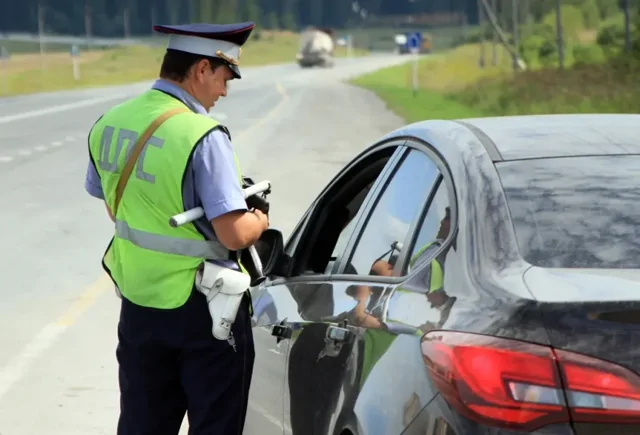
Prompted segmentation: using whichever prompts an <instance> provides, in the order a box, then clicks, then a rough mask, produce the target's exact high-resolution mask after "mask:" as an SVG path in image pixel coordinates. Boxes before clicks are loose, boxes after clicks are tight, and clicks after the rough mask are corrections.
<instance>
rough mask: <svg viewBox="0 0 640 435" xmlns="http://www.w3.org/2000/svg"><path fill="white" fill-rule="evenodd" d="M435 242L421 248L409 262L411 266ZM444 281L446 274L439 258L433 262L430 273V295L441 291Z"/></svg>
mask: <svg viewBox="0 0 640 435" xmlns="http://www.w3.org/2000/svg"><path fill="white" fill-rule="evenodd" d="M434 243H435V242H431V243H427V244H426V245H425V246H423V247H422V248H420V249H419V250H418V252H416V253H415V254H414V255H413V256H412V257H411V260H409V266H411V267H413V265H414V264H415V262H416V261H417V260H418V258H419V257H420V256H421V255H422V254H423V253H424V252H425V251H426V250H427V249H429V247H431V245H433V244H434ZM443 281H444V273H443V271H442V266H441V265H440V262H439V261H438V259H437V257H435V258H433V260H431V270H430V272H429V291H428V293H432V292H434V291H436V290H440V289H441V288H442V286H443V284H444V283H443Z"/></svg>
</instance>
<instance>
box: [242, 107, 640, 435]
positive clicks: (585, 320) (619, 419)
mask: <svg viewBox="0 0 640 435" xmlns="http://www.w3.org/2000/svg"><path fill="white" fill-rule="evenodd" d="M638 180H640V115H555V116H554V115H544V116H523V117H496V118H479V119H467V120H458V121H435V120H433V121H425V122H420V123H416V124H412V125H409V126H406V127H404V128H401V129H399V130H397V131H394V132H392V133H390V134H388V135H386V136H385V137H383V138H382V139H381V140H380V141H379V142H378V143H376V144H374V145H372V146H370V147H369V148H368V149H366V150H365V151H364V152H362V153H361V154H360V155H358V156H357V157H356V158H355V159H354V160H353V161H352V162H350V163H349V164H348V165H347V166H346V167H345V168H344V169H343V170H342V171H341V172H340V173H339V174H338V175H337V176H336V177H335V178H334V179H333V180H332V181H331V182H330V183H329V185H328V186H327V187H326V188H325V189H324V190H323V191H322V193H321V194H320V195H319V196H318V198H317V199H316V200H315V201H314V202H313V204H312V205H311V207H310V208H309V210H308V211H307V212H306V214H305V215H304V216H303V217H302V219H301V220H300V222H299V224H298V225H297V227H296V228H295V230H294V231H293V233H292V235H291V237H290V238H289V239H288V241H287V242H286V244H283V243H282V236H281V234H279V233H278V232H277V231H276V230H271V236H272V239H273V240H274V241H273V242H272V245H271V251H270V254H271V255H270V256H269V255H266V256H265V257H264V260H265V262H267V263H268V264H267V267H266V269H267V271H268V275H269V278H268V280H267V281H265V282H264V283H263V284H262V285H260V286H259V287H256V288H254V289H253V290H252V293H253V298H254V304H255V316H254V322H255V327H254V339H255V344H256V355H257V356H256V362H255V369H254V375H253V380H252V387H251V394H250V405H249V411H248V416H247V419H248V427H251V424H252V423H253V425H254V427H255V425H256V424H259V425H260V428H261V430H260V431H259V433H260V434H264V435H269V434H294V435H348V434H351V435H399V434H407V435H410V434H420V435H454V434H455V435H472V434H492V435H515V434H521V433H533V434H539V435H541V434H558V435H565V434H566V435H570V434H571V435H594V434H619V435H631V434H634V435H637V434H640V376H639V375H638V373H639V372H640V270H639V269H640V188H639V181H638ZM278 237H279V238H278ZM283 245H284V247H283ZM258 422H259V423H258Z"/></svg>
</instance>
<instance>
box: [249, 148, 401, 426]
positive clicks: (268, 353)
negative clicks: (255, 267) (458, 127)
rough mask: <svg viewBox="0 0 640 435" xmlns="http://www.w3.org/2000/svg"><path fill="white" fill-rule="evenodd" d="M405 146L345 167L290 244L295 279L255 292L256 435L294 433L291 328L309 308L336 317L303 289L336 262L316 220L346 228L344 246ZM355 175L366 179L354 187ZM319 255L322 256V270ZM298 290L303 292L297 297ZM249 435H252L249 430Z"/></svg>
mask: <svg viewBox="0 0 640 435" xmlns="http://www.w3.org/2000/svg"><path fill="white" fill-rule="evenodd" d="M402 143H404V141H400V142H398V141H396V142H389V143H385V144H381V145H380V146H379V147H378V148H376V149H372V150H370V152H365V153H363V154H362V155H360V156H359V157H357V158H356V159H355V160H354V162H352V163H351V164H350V165H347V167H346V168H345V170H344V171H343V172H341V173H340V174H339V175H338V176H337V177H336V178H334V180H332V181H331V182H330V183H329V186H328V187H327V188H326V189H325V190H324V191H323V192H322V193H321V194H320V195H319V197H318V198H317V199H316V201H314V202H313V204H312V205H311V207H310V208H309V210H308V211H307V213H306V214H305V215H304V217H303V218H302V219H301V221H300V222H299V224H298V225H297V226H296V228H295V229H294V231H293V233H292V235H291V237H290V238H289V240H288V241H287V243H286V246H285V253H287V254H288V255H289V256H291V257H292V258H293V259H294V260H295V261H294V262H292V265H291V267H292V272H291V273H290V274H288V275H289V276H292V277H291V278H287V279H279V278H277V277H276V279H270V280H268V281H266V282H265V283H264V284H263V286H261V287H260V288H258V289H254V290H253V293H252V296H253V297H254V308H255V311H254V316H253V321H254V340H255V343H256V363H255V366H254V375H253V381H252V386H251V392H250V404H249V411H248V420H249V418H250V419H251V420H252V421H255V422H256V424H258V423H257V422H262V423H261V424H264V427H260V431H256V432H255V433H276V432H277V433H283V432H284V433H288V432H290V431H291V429H290V428H291V424H292V423H291V421H290V418H289V412H290V402H289V393H288V390H286V385H287V378H288V372H287V369H288V366H287V363H286V359H287V356H288V349H289V346H290V342H291V340H292V338H293V339H295V337H297V336H298V335H299V334H300V330H299V329H298V330H295V326H293V327H292V325H296V322H297V321H298V320H303V317H301V315H300V313H304V312H305V307H306V306H311V307H312V308H311V309H314V310H316V312H318V313H324V312H328V313H332V312H333V309H332V308H331V307H332V304H333V303H334V301H333V300H332V299H330V298H329V299H327V298H324V297H323V296H322V295H324V294H325V292H322V293H318V294H317V295H315V294H314V292H311V293H309V292H307V291H305V288H306V289H308V288H313V287H317V286H323V285H324V284H325V283H327V282H328V279H327V276H328V274H329V273H330V271H331V268H332V267H333V264H334V262H335V258H334V259H333V260H331V258H330V254H331V252H332V251H331V249H332V248H333V246H329V245H328V244H327V243H324V242H326V241H328V240H329V239H330V237H329V234H328V233H325V234H324V235H323V236H324V237H318V233H317V232H316V231H315V230H316V226H315V224H316V223H317V219H318V216H322V219H324V220H325V221H330V222H331V225H329V226H330V227H332V228H334V227H335V225H338V226H342V227H343V229H344V231H342V235H341V236H339V232H340V231H339V230H338V231H336V232H335V233H334V234H333V236H334V238H335V239H336V240H337V239H339V240H338V241H337V242H336V241H335V240H334V245H335V244H336V243H338V244H339V245H341V246H344V245H345V244H346V242H347V241H348V237H349V235H350V234H351V232H352V231H353V229H354V223H355V222H357V220H358V216H359V214H358V213H359V211H360V210H361V208H363V205H364V204H366V201H367V200H368V198H369V196H370V192H371V191H373V190H374V189H375V188H376V186H377V184H376V182H377V180H378V179H379V178H381V177H384V175H385V174H386V172H385V171H386V168H387V165H388V164H389V163H390V162H392V161H394V159H395V158H397V157H396V154H395V153H396V151H397V150H398V149H399V146H400V145H402ZM363 168H364V169H363ZM355 174H361V175H362V176H361V177H360V178H359V179H357V180H355V181H354V175H355ZM356 185H358V186H359V187H361V188H360V189H359V190H358V192H353V191H352V190H353V188H354V186H356ZM336 195H338V196H340V195H341V196H340V197H341V198H342V199H341V202H340V201H338V202H336V201H335V199H336ZM328 210H333V213H326V211H328ZM310 237H312V238H315V239H316V240H318V243H316V244H315V249H312V250H301V249H300V247H301V246H308V242H307V240H309V238H310ZM327 250H328V251H327ZM303 251H304V252H303ZM325 253H327V254H326V255H325ZM311 254H314V255H311ZM319 254H322V255H323V258H324V260H325V261H324V264H322V262H321V261H322V258H320V257H319ZM298 289H302V290H300V291H298ZM314 296H318V297H314ZM285 415H286V418H285ZM255 427H258V426H255ZM267 428H269V429H267ZM278 431H279V432H278ZM245 433H247V434H250V433H254V432H251V431H250V430H249V429H246V430H245ZM298 433H300V432H299V431H298Z"/></svg>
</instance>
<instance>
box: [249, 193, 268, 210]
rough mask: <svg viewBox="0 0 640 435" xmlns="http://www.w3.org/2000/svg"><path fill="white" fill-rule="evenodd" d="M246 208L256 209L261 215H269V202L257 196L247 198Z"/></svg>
mask: <svg viewBox="0 0 640 435" xmlns="http://www.w3.org/2000/svg"><path fill="white" fill-rule="evenodd" d="M247 207H248V208H250V209H252V208H255V209H258V210H260V211H261V212H262V213H266V214H269V201H267V200H266V199H264V198H263V197H261V196H258V195H251V196H250V197H248V198H247Z"/></svg>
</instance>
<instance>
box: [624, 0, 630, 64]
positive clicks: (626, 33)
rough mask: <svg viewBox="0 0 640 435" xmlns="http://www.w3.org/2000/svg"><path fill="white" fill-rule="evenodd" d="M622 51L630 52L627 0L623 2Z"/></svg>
mask: <svg viewBox="0 0 640 435" xmlns="http://www.w3.org/2000/svg"><path fill="white" fill-rule="evenodd" d="M622 7H623V9H624V51H625V52H627V53H629V52H630V51H631V17H630V16H629V0H624V3H623V6H622Z"/></svg>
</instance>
